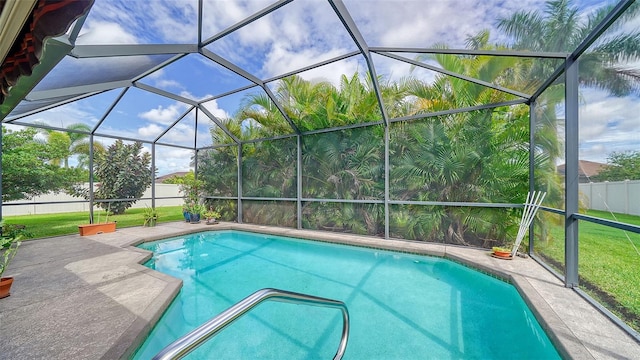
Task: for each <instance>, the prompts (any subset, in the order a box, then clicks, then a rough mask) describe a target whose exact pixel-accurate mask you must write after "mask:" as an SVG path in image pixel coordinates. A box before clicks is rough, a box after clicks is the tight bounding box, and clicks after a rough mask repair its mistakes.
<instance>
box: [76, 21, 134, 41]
mask: <svg viewBox="0 0 640 360" xmlns="http://www.w3.org/2000/svg"><path fill="white" fill-rule="evenodd" d="M76 42H77V44H79V45H99V44H136V43H138V39H137V38H136V37H135V36H134V35H133V34H131V33H129V32H127V30H125V29H124V28H123V27H122V25H121V24H119V23H115V22H106V21H93V22H90V23H88V24H87V25H85V26H84V27H83V28H82V32H80V35H79V36H78V39H77V41H76Z"/></svg>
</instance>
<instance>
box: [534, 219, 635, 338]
mask: <svg viewBox="0 0 640 360" xmlns="http://www.w3.org/2000/svg"><path fill="white" fill-rule="evenodd" d="M587 215H590V216H595V217H599V218H603V219H609V220H616V219H617V221H619V222H624V223H628V224H634V225H640V217H638V216H633V215H626V214H613V215H612V214H610V213H608V212H604V211H595V210H590V211H589V212H587ZM614 216H615V218H614ZM548 225H549V226H550V229H549V233H550V235H551V236H550V238H551V239H550V240H549V241H548V242H547V243H544V244H541V243H536V244H535V245H534V247H535V248H536V252H537V253H540V254H542V255H543V256H544V257H547V258H551V259H553V260H555V261H556V262H557V264H556V266H555V267H556V268H558V267H559V266H560V267H561V266H562V264H564V226H563V225H562V224H560V225H556V224H548ZM578 227H579V228H578V234H579V240H578V251H579V252H578V273H579V276H580V288H582V289H583V290H585V291H586V292H587V293H589V295H591V296H592V297H594V298H595V299H597V300H598V301H600V302H601V303H603V304H606V307H607V308H608V309H609V310H611V311H612V312H613V313H615V314H616V315H618V316H619V317H620V318H622V319H623V320H625V321H626V322H627V323H628V324H629V325H631V326H632V327H633V328H634V329H636V330H637V331H640V272H638V269H640V234H636V233H630V232H624V231H622V230H618V229H613V228H610V227H606V226H603V225H598V224H594V223H591V222H588V221H580V223H579V225H578ZM558 270H562V269H558Z"/></svg>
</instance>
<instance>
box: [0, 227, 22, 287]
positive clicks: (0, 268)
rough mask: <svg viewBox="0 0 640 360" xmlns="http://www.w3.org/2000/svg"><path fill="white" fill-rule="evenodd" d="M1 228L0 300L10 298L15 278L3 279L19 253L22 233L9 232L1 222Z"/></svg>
mask: <svg viewBox="0 0 640 360" xmlns="http://www.w3.org/2000/svg"><path fill="white" fill-rule="evenodd" d="M0 228H1V229H2V234H0V299H2V298H5V297H7V296H9V291H10V290H11V285H12V284H13V277H3V274H4V272H5V270H7V268H8V267H9V263H11V260H13V257H14V256H16V253H17V252H18V247H20V239H22V233H21V231H19V230H17V231H16V230H9V229H8V228H7V226H6V225H5V224H4V222H0ZM13 229H15V228H13Z"/></svg>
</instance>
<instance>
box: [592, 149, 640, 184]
mask: <svg viewBox="0 0 640 360" xmlns="http://www.w3.org/2000/svg"><path fill="white" fill-rule="evenodd" d="M627 179H628V180H639V179H640V151H625V152H615V151H614V152H612V153H611V154H609V157H608V158H607V166H606V167H605V168H604V169H602V170H601V171H600V173H599V174H598V176H597V180H598V181H623V180H627Z"/></svg>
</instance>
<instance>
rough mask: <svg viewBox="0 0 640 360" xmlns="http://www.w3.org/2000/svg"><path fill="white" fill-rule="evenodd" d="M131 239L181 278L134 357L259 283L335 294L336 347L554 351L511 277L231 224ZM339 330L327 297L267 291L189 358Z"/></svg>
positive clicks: (430, 352) (303, 349) (462, 354)
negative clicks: (305, 299)
mask: <svg viewBox="0 0 640 360" xmlns="http://www.w3.org/2000/svg"><path fill="white" fill-rule="evenodd" d="M139 247H141V248H144V249H147V250H151V251H153V252H154V256H153V258H152V259H151V260H149V261H148V262H147V263H146V264H145V265H146V266H148V267H150V268H152V269H155V270H158V271H161V272H163V273H166V274H169V275H172V276H175V277H178V278H181V279H182V280H183V281H184V284H183V288H182V290H181V291H180V293H179V294H178V296H177V297H176V299H175V300H174V301H173V302H172V304H171V305H170V306H169V308H168V309H167V311H166V312H165V313H164V315H163V316H162V318H161V319H160V321H159V322H158V324H157V325H156V326H155V328H154V329H153V331H152V332H151V334H150V335H149V337H148V339H147V340H146V341H145V342H144V344H143V345H142V346H141V347H140V348H139V349H138V351H137V353H136V354H135V359H151V358H152V357H153V356H154V355H155V354H157V353H158V352H159V351H160V350H162V349H163V348H164V347H165V346H166V345H168V344H169V343H171V342H173V341H174V340H176V339H177V338H179V337H180V336H182V335H184V334H186V333H187V332H189V331H191V330H193V329H194V328H196V327H197V326H199V325H201V324H202V323H204V322H205V321H207V320H209V319H210V318H212V317H214V316H215V315H217V314H219V313H220V312H222V311H223V310H225V309H227V308H228V307H230V306H232V305H233V304H235V303H236V302H238V301H240V300H241V299H243V298H245V297H246V296H248V295H250V294H251V293H253V292H255V291H257V290H259V289H262V288H266V287H271V288H276V289H282V290H288V291H295V292H302V293H307V294H311V295H316V296H321V297H327V298H332V299H336V300H341V301H344V302H345V303H346V304H347V307H348V308H349V314H350V317H351V331H350V334H349V343H348V345H347V351H346V353H345V356H344V359H451V358H456V359H460V358H474V359H559V358H560V357H559V355H558V353H557V351H556V350H555V348H554V347H553V345H552V344H551V342H550V341H549V339H548V337H547V335H546V334H545V332H544V331H543V330H542V328H541V327H540V325H539V324H538V322H537V321H536V319H535V317H534V316H533V314H532V313H531V311H530V310H529V309H528V308H527V306H526V304H525V303H524V301H523V300H522V298H521V297H520V295H519V294H518V292H517V291H516V289H515V288H514V287H513V286H512V285H510V284H507V283H505V282H503V281H500V280H498V279H495V278H493V277H491V276H488V275H485V274H482V273H479V272H477V271H474V270H471V269H469V268H467V267H465V266H462V265H460V264H457V263H454V262H452V261H449V260H445V259H441V258H435V257H427V256H420V255H412V254H405V253H396V252H391V251H384V250H375V249H366V248H359V247H352V246H345V245H337V244H328V243H321V242H314V241H305V240H299V239H290V238H285V237H279V236H272V235H261V234H253V233H248V232H240V231H216V232H205V233H198V234H193V235H187V236H183V237H176V238H171V239H167V240H162V241H156V242H150V243H145V244H142V245H140V246H139ZM341 330H342V318H341V315H340V311H338V310H336V309H329V308H319V307H311V306H305V305H296V304H290V303H279V302H265V303H263V304H261V305H259V306H258V307H256V308H254V309H253V310H252V311H251V312H249V313H248V314H247V315H245V316H244V317H242V318H240V319H239V320H237V321H236V322H235V323H233V324H232V325H231V326H229V327H228V328H226V329H225V330H223V331H222V332H221V333H219V334H218V335H216V336H215V337H213V338H212V339H211V340H209V341H208V342H207V343H205V345H203V346H201V347H200V348H199V349H198V350H196V351H194V352H193V353H191V354H190V355H189V356H187V359H209V358H218V359H282V358H286V359H330V358H332V357H333V355H334V354H335V351H336V350H337V348H338V343H339V341H340V335H341Z"/></svg>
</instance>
